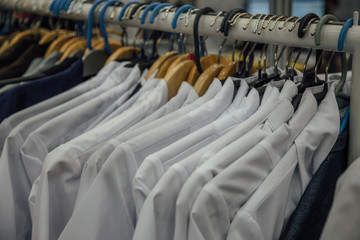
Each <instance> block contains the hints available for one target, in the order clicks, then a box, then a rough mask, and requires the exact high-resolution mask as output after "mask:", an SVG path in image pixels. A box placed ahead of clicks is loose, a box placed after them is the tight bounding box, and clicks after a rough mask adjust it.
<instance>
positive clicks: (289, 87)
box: [134, 82, 297, 239]
mask: <svg viewBox="0 0 360 240" xmlns="http://www.w3.org/2000/svg"><path fill="white" fill-rule="evenodd" d="M266 91H270V92H271V94H270V95H268V94H266V95H268V97H267V100H266V101H265V102H264V103H263V104H262V105H261V106H260V108H259V110H258V111H257V112H256V113H255V114H254V115H253V116H251V117H250V118H249V119H247V120H246V121H245V122H243V123H241V124H240V125H239V126H237V127H235V128H234V129H233V130H232V131H230V132H229V133H227V134H226V135H224V136H223V137H221V138H219V139H217V140H216V141H214V142H212V143H210V144H209V145H208V146H206V147H204V148H202V149H200V150H198V151H197V152H196V153H194V154H192V155H190V156H189V157H187V158H185V159H183V160H182V161H180V162H178V163H175V164H174V165H173V166H171V167H170V168H169V169H168V170H167V171H166V173H165V174H164V175H163V176H162V177H161V179H160V180H159V182H158V183H157V184H156V186H155V187H154V189H153V190H152V191H151V192H150V194H149V195H148V197H147V198H146V200H145V202H144V205H143V207H142V209H141V212H140V215H139V219H138V223H137V224H138V225H139V224H141V225H142V226H146V231H145V232H146V233H147V239H172V238H173V235H174V225H175V224H174V222H175V203H176V199H177V196H178V193H179V192H180V190H181V187H182V186H183V184H184V183H185V181H186V180H187V179H188V178H189V176H190V175H191V173H192V172H193V171H194V170H195V169H196V167H197V164H198V162H199V160H200V158H201V157H202V156H203V155H205V154H206V153H213V154H209V157H211V156H212V155H214V154H215V153H216V152H218V151H220V150H221V149H222V148H224V147H226V146H227V145H228V144H230V143H231V142H233V141H235V140H236V139H238V138H239V137H241V136H242V135H244V134H245V133H247V132H248V131H249V130H250V129H252V128H254V127H255V126H257V125H258V124H261V123H263V122H264V121H265V120H266V119H267V118H268V116H269V114H270V113H271V111H272V110H273V109H275V107H276V106H277V105H278V104H279V103H280V102H281V101H282V100H283V99H284V98H289V99H291V98H293V97H294V96H295V95H296V94H297V88H296V86H295V84H293V83H291V82H287V84H285V86H284V88H283V89H282V91H281V94H280V95H279V91H278V90H277V89H274V88H272V87H271V86H269V87H267V88H266ZM266 91H265V93H266ZM169 182H171V188H169ZM141 221H143V223H140V222H141ZM162 229H167V231H161V230H162ZM143 233H144V231H140V230H138V229H136V230H135V234H134V239H143V235H142V234H143Z"/></svg>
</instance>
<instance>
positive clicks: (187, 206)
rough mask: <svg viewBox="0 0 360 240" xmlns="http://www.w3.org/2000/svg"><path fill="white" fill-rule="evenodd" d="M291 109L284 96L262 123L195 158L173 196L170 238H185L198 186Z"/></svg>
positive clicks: (268, 131) (289, 114)
mask: <svg viewBox="0 0 360 240" xmlns="http://www.w3.org/2000/svg"><path fill="white" fill-rule="evenodd" d="M293 113H294V108H293V106H292V105H291V102H290V101H289V100H288V99H284V100H283V101H282V102H281V103H280V105H279V106H278V107H277V108H276V109H275V110H274V111H273V112H272V113H271V114H270V116H269V117H268V119H267V120H266V122H265V123H264V124H261V125H259V126H257V127H256V128H255V129H253V130H251V131H249V132H248V133H246V134H245V135H244V136H242V137H240V138H239V139H237V140H236V141H234V142H232V143H231V144H230V145H228V146H226V147H225V148H224V149H222V150H221V151H219V152H218V153H217V154H216V155H214V156H213V157H212V158H210V159H208V160H207V161H206V162H204V163H202V162H201V161H200V162H199V167H198V168H197V169H196V171H195V172H194V173H193V174H192V175H191V176H190V178H189V179H188V180H187V181H186V183H185V184H184V186H183V187H182V189H181V191H180V193H179V196H178V198H177V200H176V212H175V234H174V239H186V236H187V226H188V219H189V217H188V216H189V215H190V212H191V209H192V206H193V204H194V202H195V200H196V198H197V196H198V194H199V192H200V191H201V189H202V187H203V186H204V185H205V184H206V183H208V182H210V181H211V179H213V178H215V177H216V176H217V174H219V173H220V172H222V171H223V170H224V169H226V168H227V167H228V166H229V165H230V164H231V163H233V162H234V161H235V160H236V159H238V158H239V157H241V156H243V155H244V154H245V153H246V152H248V151H249V150H250V149H252V148H253V147H254V146H255V145H256V144H258V143H259V142H260V141H262V140H263V139H265V138H266V137H267V136H270V135H271V133H273V132H274V131H275V130H276V129H278V128H279V127H280V126H281V125H282V124H284V123H285V122H287V121H288V120H289V119H290V118H291V117H292V115H293Z"/></svg>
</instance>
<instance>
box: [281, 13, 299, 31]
mask: <svg viewBox="0 0 360 240" xmlns="http://www.w3.org/2000/svg"><path fill="white" fill-rule="evenodd" d="M297 18H298V17H295V16H292V17H289V18H287V19H286V20H285V21H284V22H283V24H282V25H281V26H280V27H279V30H282V29H283V28H284V27H286V24H287V23H288V22H289V21H290V20H293V19H297Z"/></svg>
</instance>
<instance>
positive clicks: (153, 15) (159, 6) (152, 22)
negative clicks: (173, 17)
mask: <svg viewBox="0 0 360 240" xmlns="http://www.w3.org/2000/svg"><path fill="white" fill-rule="evenodd" d="M169 6H171V4H169V3H161V4H159V5H157V6H156V7H155V8H154V10H153V11H152V13H151V15H150V21H149V22H150V23H151V24H154V21H155V18H156V16H157V15H158V14H159V12H160V10H161V9H163V8H164V7H169Z"/></svg>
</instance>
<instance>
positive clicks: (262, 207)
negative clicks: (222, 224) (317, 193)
mask: <svg viewBox="0 0 360 240" xmlns="http://www.w3.org/2000/svg"><path fill="white" fill-rule="evenodd" d="M339 119H340V117H339V110H338V108H337V104H336V98H335V94H334V88H333V87H332V88H330V90H329V92H328V94H327V96H326V97H325V99H324V100H323V101H322V102H321V104H320V105H319V107H318V110H317V112H316V113H315V115H314V116H313V118H312V119H311V120H310V121H309V123H308V124H307V125H306V126H305V128H304V129H303V130H302V131H301V133H300V134H299V136H298V137H297V138H296V139H295V141H294V144H293V145H292V147H291V148H290V150H289V151H288V152H287V153H286V154H285V156H284V157H283V158H282V159H281V160H280V161H279V163H278V164H277V165H276V166H275V168H274V169H273V170H272V171H271V172H270V174H269V175H268V176H267V177H266V179H265V180H264V182H262V183H261V185H260V186H259V188H258V189H257V190H256V191H255V192H254V194H253V195H252V196H251V197H250V198H249V200H248V201H247V202H246V203H245V205H244V206H243V207H241V208H240V210H239V211H238V212H237V213H236V215H235V217H234V218H233V219H232V222H231V225H230V227H229V230H228V233H227V239H279V237H280V233H281V229H282V227H283V226H285V225H286V220H287V219H288V218H289V217H290V216H291V213H292V212H293V211H294V209H295V208H296V205H297V204H298V202H299V201H300V198H301V195H302V194H303V192H304V191H305V189H306V186H307V184H308V183H309V181H310V179H311V177H312V175H313V170H315V171H316V169H317V168H315V169H313V167H316V166H318V163H321V162H322V161H323V160H324V159H325V158H326V156H327V154H328V153H329V152H330V150H331V148H332V146H333V145H334V143H335V141H336V138H337V136H338V133H339V126H340V121H339ZM335 229H337V228H335ZM335 229H334V230H335ZM326 239H328V238H326ZM336 239H344V238H336ZM353 239H354V238H353Z"/></svg>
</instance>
